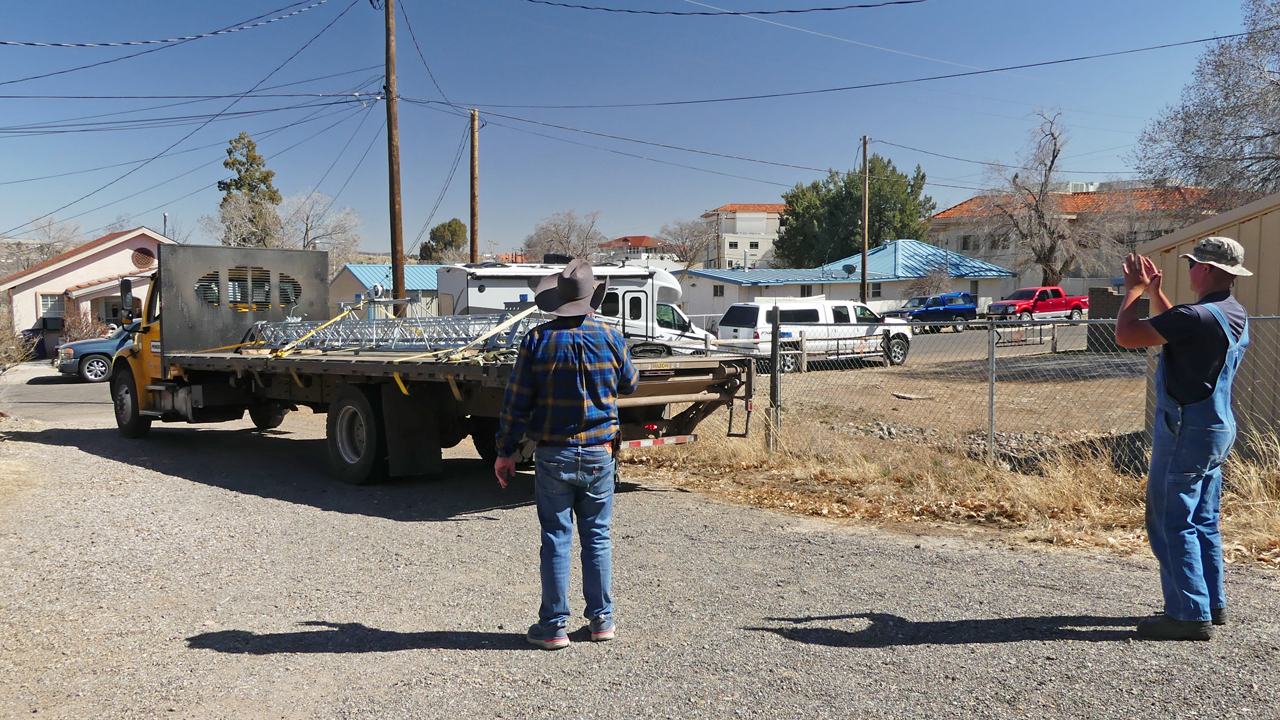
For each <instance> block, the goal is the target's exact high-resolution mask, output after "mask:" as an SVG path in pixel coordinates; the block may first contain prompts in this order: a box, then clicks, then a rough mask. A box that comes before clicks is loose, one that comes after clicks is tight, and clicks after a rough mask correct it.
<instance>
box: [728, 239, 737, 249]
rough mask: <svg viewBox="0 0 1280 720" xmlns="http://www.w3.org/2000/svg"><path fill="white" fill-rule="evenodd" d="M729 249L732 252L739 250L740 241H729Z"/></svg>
mask: <svg viewBox="0 0 1280 720" xmlns="http://www.w3.org/2000/svg"><path fill="white" fill-rule="evenodd" d="M729 249H730V250H737V249H738V241H737V240H730V241H729Z"/></svg>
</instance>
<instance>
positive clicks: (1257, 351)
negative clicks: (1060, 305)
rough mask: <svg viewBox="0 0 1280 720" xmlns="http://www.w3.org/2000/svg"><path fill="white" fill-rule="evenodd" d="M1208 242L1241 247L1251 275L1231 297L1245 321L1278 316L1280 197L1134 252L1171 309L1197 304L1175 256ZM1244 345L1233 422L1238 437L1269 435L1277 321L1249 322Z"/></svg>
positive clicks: (1274, 409) (1275, 406)
mask: <svg viewBox="0 0 1280 720" xmlns="http://www.w3.org/2000/svg"><path fill="white" fill-rule="evenodd" d="M1210 236H1219V237H1229V238H1232V239H1234V240H1236V241H1237V242H1239V243H1240V244H1241V245H1243V246H1244V253H1245V254H1244V257H1245V267H1247V268H1249V269H1250V270H1252V271H1253V273H1254V274H1253V276H1252V277H1242V278H1240V279H1239V280H1237V281H1236V286H1235V289H1234V290H1233V293H1234V295H1235V296H1236V299H1237V300H1239V301H1240V304H1241V305H1244V307H1245V309H1246V310H1248V311H1249V315H1250V316H1251V317H1258V316H1263V317H1272V316H1277V315H1280V193H1277V194H1275V195H1269V196H1267V197H1265V198H1262V199H1261V200H1258V201H1256V202H1253V203H1250V204H1248V205H1245V206H1243V207H1240V208H1236V209H1235V210H1232V211H1230V212H1226V213H1223V214H1221V215H1215V216H1214V217H1212V218H1209V219H1207V220H1203V221H1201V222H1198V223H1196V224H1195V225H1191V226H1189V227H1185V228H1183V229H1181V230H1178V231H1176V232H1173V233H1170V234H1168V235H1165V236H1164V237H1161V238H1157V239H1155V240H1152V241H1151V242H1148V243H1145V244H1143V245H1141V246H1139V248H1138V251H1139V252H1141V253H1142V254H1144V255H1146V256H1148V257H1150V258H1151V259H1152V260H1153V261H1154V262H1155V263H1156V267H1158V268H1160V269H1161V270H1162V271H1163V272H1164V283H1163V284H1164V292H1165V294H1166V295H1168V296H1169V300H1170V301H1172V302H1173V303H1174V304H1181V303H1189V302H1195V301H1196V299H1197V298H1196V295H1195V293H1193V292H1192V291H1191V286H1190V284H1189V283H1190V281H1189V277H1188V274H1187V261H1186V260H1183V259H1181V258H1179V257H1178V256H1179V255H1181V254H1183V253H1188V252H1190V251H1191V249H1192V248H1193V247H1194V246H1195V244H1196V242H1197V241H1198V240H1200V239H1201V238H1206V237H1210ZM1249 341H1250V342H1249V349H1248V351H1247V352H1246V353H1245V359H1244V363H1243V364H1242V365H1241V367H1240V372H1239V373H1238V374H1237V376H1236V381H1235V386H1234V389H1233V393H1232V394H1233V398H1234V405H1235V412H1236V419H1237V422H1238V423H1239V424H1240V426H1241V429H1242V431H1246V430H1249V429H1254V430H1258V431H1265V432H1271V433H1274V432H1275V431H1276V429H1277V428H1280V319H1278V320H1255V321H1253V322H1251V323H1250V324H1249ZM1151 367H1152V373H1151V374H1150V376H1149V377H1148V385H1149V387H1150V386H1153V385H1154V368H1155V363H1154V362H1152V363H1151ZM1153 392H1154V391H1152V392H1149V393H1148V394H1149V395H1151V394H1152V393H1153ZM1148 420H1150V417H1148ZM1147 429H1148V431H1150V429H1151V427H1150V423H1149V422H1148V428H1147Z"/></svg>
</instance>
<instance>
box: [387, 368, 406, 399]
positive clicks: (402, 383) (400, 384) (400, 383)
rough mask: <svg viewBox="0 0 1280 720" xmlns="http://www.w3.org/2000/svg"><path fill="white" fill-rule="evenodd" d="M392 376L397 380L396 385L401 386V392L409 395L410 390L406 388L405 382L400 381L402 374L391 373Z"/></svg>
mask: <svg viewBox="0 0 1280 720" xmlns="http://www.w3.org/2000/svg"><path fill="white" fill-rule="evenodd" d="M391 376H392V377H394V378H395V379H396V384H397V385H399V386H400V392H402V393H404V394H405V395H408V394H409V388H407V387H405V386H404V381H403V380H401V379H400V373H398V372H396V373H391Z"/></svg>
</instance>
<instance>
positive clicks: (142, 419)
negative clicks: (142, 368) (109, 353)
mask: <svg viewBox="0 0 1280 720" xmlns="http://www.w3.org/2000/svg"><path fill="white" fill-rule="evenodd" d="M111 401H112V404H113V405H114V406H115V411H116V427H118V428H120V435H121V436H122V437H126V438H129V439H130V440H136V439H138V438H140V437H142V436H144V435H146V434H147V433H148V432H150V430H151V418H149V417H146V416H144V415H143V414H142V413H140V412H139V411H138V384H137V383H136V382H134V380H133V372H132V371H131V370H130V369H129V367H128V366H125V367H124V368H123V370H122V371H121V372H118V373H116V376H115V379H114V380H112V381H111Z"/></svg>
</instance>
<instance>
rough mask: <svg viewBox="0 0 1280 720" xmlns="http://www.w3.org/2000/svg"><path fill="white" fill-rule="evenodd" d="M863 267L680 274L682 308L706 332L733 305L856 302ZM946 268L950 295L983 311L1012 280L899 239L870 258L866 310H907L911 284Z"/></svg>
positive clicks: (984, 265) (858, 259)
mask: <svg viewBox="0 0 1280 720" xmlns="http://www.w3.org/2000/svg"><path fill="white" fill-rule="evenodd" d="M861 263H862V256H861V254H859V255H853V256H850V257H847V258H844V259H842V260H837V261H835V262H833V263H829V264H827V265H823V266H822V267H817V268H812V269H807V270H793V269H782V270H741V269H737V270H706V269H704V270H689V271H685V272H681V273H677V274H676V277H678V278H680V287H681V289H682V290H683V295H682V296H681V303H680V305H681V309H682V310H684V312H685V314H686V315H689V316H690V319H692V320H693V321H694V323H695V324H697V325H699V326H700V327H704V328H705V327H706V326H707V325H709V324H710V322H711V320H713V319H715V318H718V317H719V316H721V315H723V314H724V311H725V310H727V309H729V306H730V305H732V304H734V303H740V302H753V301H755V300H757V299H759V298H771V297H813V296H819V295H821V296H825V297H826V298H827V299H828V300H857V299H858V295H859V285H860V284H861V281H862V269H861V268H862V264H861ZM846 266H847V267H848V268H849V269H850V271H849V272H846V271H845V268H846ZM944 266H945V267H947V268H948V270H949V272H950V274H951V278H952V284H951V287H950V289H949V290H948V292H967V293H969V294H971V295H973V296H974V297H975V298H977V299H978V307H979V308H985V307H986V306H987V305H988V304H989V303H990V302H991V301H992V300H993V299H997V298H999V297H1000V287H1001V283H1003V282H1004V281H1005V279H1006V278H1010V277H1013V273H1012V272H1010V271H1009V270H1007V269H1005V268H1002V267H1000V266H998V265H993V264H991V263H988V262H983V261H982V260H977V259H974V258H971V257H967V256H965V255H961V254H960V253H955V252H947V251H946V250H944V249H943V248H938V247H935V246H933V245H930V244H929V243H925V242H920V241H919V240H910V239H907V240H894V241H893V242H889V243H885V244H884V245H881V246H880V247H878V248H875V249H874V250H872V251H871V252H869V253H867V295H868V298H867V305H868V306H869V307H870V308H871V309H872V310H875V311H876V312H884V311H886V310H893V309H896V308H899V307H902V304H903V303H904V302H906V301H907V300H908V299H910V297H911V295H910V293H908V292H907V289H906V288H907V285H908V284H910V282H911V281H912V280H916V279H918V278H921V277H924V276H925V275H928V274H929V272H930V271H932V270H933V269H935V268H938V267H944ZM697 316H702V317H697Z"/></svg>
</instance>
